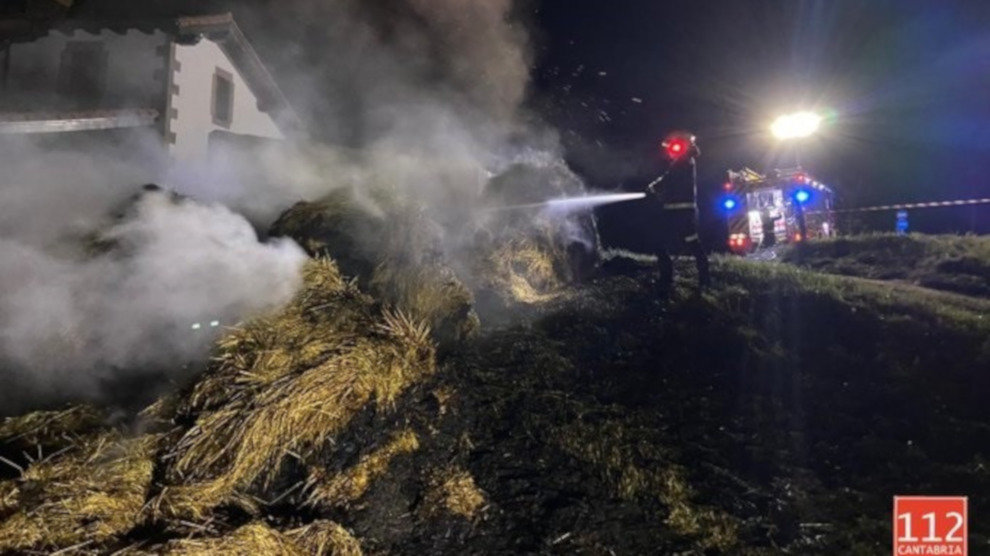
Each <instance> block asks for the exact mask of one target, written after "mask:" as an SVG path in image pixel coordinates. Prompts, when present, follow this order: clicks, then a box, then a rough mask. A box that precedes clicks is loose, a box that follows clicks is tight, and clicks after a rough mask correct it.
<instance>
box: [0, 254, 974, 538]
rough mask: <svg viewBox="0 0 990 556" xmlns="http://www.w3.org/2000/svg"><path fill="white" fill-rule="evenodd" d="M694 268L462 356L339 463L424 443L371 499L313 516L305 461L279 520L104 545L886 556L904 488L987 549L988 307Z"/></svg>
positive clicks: (613, 270)
mask: <svg viewBox="0 0 990 556" xmlns="http://www.w3.org/2000/svg"><path fill="white" fill-rule="evenodd" d="M680 270H681V271H682V274H684V275H685V276H686V279H682V280H680V281H679V283H678V289H677V292H676V295H675V297H674V298H673V299H672V300H671V301H670V302H669V303H659V302H657V300H655V299H654V296H653V293H652V292H653V286H652V277H653V272H652V269H650V268H649V267H645V266H641V265H639V264H637V263H634V262H626V263H624V264H617V263H612V264H610V265H609V266H608V268H606V269H605V270H604V271H603V272H602V273H601V274H600V275H599V276H598V277H596V278H595V279H593V280H591V281H589V282H587V283H585V284H583V285H581V286H578V287H575V288H573V290H572V291H569V292H568V293H566V294H565V295H563V296H562V297H559V298H557V299H556V300H554V301H549V302H545V303H542V304H539V305H531V306H528V307H527V308H526V309H525V310H523V311H520V314H521V315H522V317H524V318H522V319H521V321H517V324H515V325H512V326H501V327H494V328H493V327H491V325H489V327H488V328H483V330H484V332H483V334H482V335H481V336H480V337H478V338H475V339H472V340H467V341H463V342H460V343H456V344H453V345H448V346H447V347H446V348H445V349H443V350H442V351H441V356H440V360H439V362H438V363H439V366H438V369H437V372H436V373H435V374H433V375H431V376H430V377H429V378H428V379H426V380H425V381H423V382H419V383H417V384H415V385H413V386H411V387H410V388H409V389H408V390H406V391H405V393H404V394H403V395H402V396H401V397H400V398H398V399H397V401H396V402H395V404H394V406H393V407H391V408H389V409H388V410H384V411H382V410H376V409H374V406H372V405H369V406H367V407H365V408H364V409H363V410H361V411H360V412H359V413H358V414H356V415H355V416H354V417H353V418H352V419H350V422H349V425H348V426H347V429H346V430H345V431H344V432H343V433H342V434H339V435H336V436H335V437H334V438H333V439H332V442H330V443H329V444H328V445H327V446H326V447H324V448H323V449H322V452H321V455H320V456H319V459H320V461H321V465H322V466H324V467H325V471H326V472H328V475H333V474H335V473H338V472H346V470H348V469H354V468H355V467H356V466H357V467H359V466H360V465H356V464H358V462H360V461H362V459H363V458H366V457H367V456H369V455H370V454H374V453H380V450H381V449H382V448H383V447H384V446H386V445H387V444H388V443H389V439H390V438H395V436H394V433H395V432H396V431H400V430H406V431H411V432H412V433H413V434H414V435H415V438H417V439H418V447H416V448H415V449H413V450H410V451H406V452H404V453H402V454H399V455H396V456H395V457H392V458H391V460H390V462H388V463H387V464H386V467H385V468H383V469H382V470H381V472H380V473H379V472H375V474H374V476H373V477H370V478H369V479H368V480H367V481H366V482H365V483H362V485H363V486H367V490H366V491H363V494H361V495H360V496H359V498H356V499H354V500H353V501H351V502H347V503H346V504H343V505H337V506H322V507H321V506H312V505H309V504H307V503H306V499H307V494H306V493H305V492H303V491H301V490H298V488H299V485H300V484H301V482H300V481H304V480H305V478H306V476H307V474H308V473H309V470H308V469H305V468H303V467H302V466H300V465H298V464H295V463H293V462H294V461H295V460H294V459H293V458H286V460H285V462H283V463H282V464H281V468H280V470H279V474H278V480H276V481H275V482H274V484H272V485H271V486H270V487H269V488H266V489H264V492H262V491H258V492H257V493H255V495H259V496H261V498H260V499H261V500H265V501H266V502H265V503H264V504H263V506H262V509H261V511H260V512H259V513H256V514H250V513H245V512H244V511H243V510H241V509H237V508H234V507H227V506H224V505H221V506H218V507H216V508H214V509H213V510H211V512H210V517H209V518H208V520H207V521H206V522H205V524H204V525H196V527H197V528H195V529H190V530H186V529H182V528H179V529H174V530H173V529H162V528H161V527H160V526H157V525H153V522H147V521H144V522H139V523H138V525H137V526H136V527H134V528H133V529H124V530H123V532H122V533H121V534H120V535H119V536H116V537H114V538H111V539H109V540H106V541H101V543H100V544H96V545H92V546H90V547H89V548H93V549H94V550H95V551H96V552H113V551H114V550H118V549H123V548H139V549H147V550H150V551H152V552H155V551H157V550H158V548H156V547H161V546H163V544H162V543H168V542H170V541H171V542H175V541H179V540H181V539H182V538H184V537H185V536H186V535H189V534H195V535H198V534H202V533H203V532H204V531H209V533H208V536H210V537H222V538H225V539H230V538H234V537H232V536H231V535H234V533H233V532H235V531H236V530H240V529H238V528H239V527H241V526H245V525H248V524H251V523H255V524H256V523H258V522H259V521H260V522H262V523H264V524H266V525H268V526H270V527H272V528H274V529H277V530H280V531H283V530H290V529H292V528H295V527H300V526H304V525H307V524H310V523H313V522H315V521H317V520H327V519H329V520H332V521H334V522H336V523H339V524H341V525H342V526H344V527H345V528H347V529H348V530H349V531H350V532H351V533H353V535H354V538H356V539H357V540H358V541H359V542H360V545H361V548H362V549H363V551H364V552H365V553H367V554H385V553H387V554H507V553H512V554H518V553H566V554H574V553H577V554H646V553H658V554H673V553H680V554H740V553H742V554H778V553H790V554H880V553H887V552H888V551H889V550H890V548H889V547H890V544H889V543H890V537H891V534H890V533H891V531H890V527H891V522H890V521H891V517H890V515H891V503H892V497H893V496H894V495H895V494H940V495H967V496H969V497H970V515H971V516H973V517H972V519H971V520H970V546H971V547H972V548H973V553H980V552H982V551H985V550H987V549H988V548H990V522H988V521H987V520H984V519H980V518H979V517H978V516H981V515H986V513H987V512H988V511H990V507H988V505H990V502H988V500H990V498H988V496H987V495H988V494H990V457H988V453H987V450H988V447H990V405H988V404H987V403H986V401H985V394H986V392H988V391H990V321H988V317H987V315H990V301H987V300H984V299H980V298H976V297H967V296H963V295H957V294H951V293H943V292H936V291H932V290H927V289H925V288H919V287H916V286H909V285H898V284H883V283H877V282H875V281H871V280H863V279H858V278H849V277H839V276H829V275H825V274H821V273H817V272H809V271H802V270H800V269H797V268H795V267H791V266H788V265H784V264H773V263H751V262H746V261H740V260H734V259H719V260H717V261H716V262H715V264H714V274H715V279H716V280H715V285H714V287H713V288H712V289H711V290H710V291H706V292H704V293H700V294H699V293H698V292H696V291H694V290H693V289H692V288H691V286H690V278H691V276H690V272H691V270H690V269H689V268H681V269H680ZM484 317H485V315H482V321H483V324H484V322H485V318H484ZM76 417H78V418H76ZM94 419H96V421H99V419H98V418H97V417H92V416H90V415H89V414H88V413H85V412H83V413H80V414H79V415H78V416H75V417H73V419H72V421H73V422H74V423H75V425H74V428H75V429H78V430H79V431H85V430H88V429H89V427H91V426H92V423H93V422H94ZM80 434H82V433H80ZM45 442H47V440H45V439H40V438H39V439H32V440H30V441H25V442H23V444H24V446H15V445H10V444H8V446H7V448H10V449H11V450H9V451H7V450H5V452H4V455H5V457H8V458H9V459H16V458H17V454H16V453H15V452H16V451H17V450H15V449H14V448H21V447H23V448H25V449H30V448H31V446H33V445H34V444H38V445H42V444H44V443H45ZM48 452H49V450H48V449H45V453H48ZM165 453H167V450H166V451H165ZM161 465H162V463H161V462H159V463H157V464H156V466H161ZM451 470H453V471H451ZM454 471H456V473H455V472H454ZM464 472H466V474H467V475H469V476H470V477H471V480H472V481H473V485H472V484H469V485H468V486H465V487H463V488H462V489H461V491H460V492H459V493H456V494H457V495H455V496H453V497H452V498H451V500H453V501H454V502H455V503H457V502H458V501H460V502H465V501H468V502H470V501H471V500H472V499H473V498H472V497H474V496H475V495H476V494H477V492H480V494H481V495H482V496H483V503H482V504H480V505H479V506H477V507H475V506H474V505H473V504H471V503H468V504H466V507H467V508H468V511H464V512H462V513H460V514H459V513H458V512H456V511H449V508H452V507H456V506H450V505H449V503H448V506H447V507H448V510H444V509H443V507H442V506H443V504H438V503H437V502H436V501H435V500H431V499H430V492H431V488H432V487H431V482H430V481H431V477H436V476H447V477H450V476H462V475H460V474H461V473H464ZM27 486H30V485H27ZM475 487H476V488H475ZM156 488H157V487H154V488H152V489H151V491H150V493H149V494H148V495H147V496H153V495H154V494H155V492H156ZM433 490H435V489H433ZM139 502H140V501H139ZM448 502H449V501H448ZM56 546H61V545H56ZM167 546H171V545H167ZM245 550H247V549H246V548H245Z"/></svg>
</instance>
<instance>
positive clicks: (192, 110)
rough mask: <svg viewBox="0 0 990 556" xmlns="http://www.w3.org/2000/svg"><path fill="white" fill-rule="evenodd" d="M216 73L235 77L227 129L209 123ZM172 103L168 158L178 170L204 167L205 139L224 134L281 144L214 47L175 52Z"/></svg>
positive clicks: (269, 120) (181, 47)
mask: <svg viewBox="0 0 990 556" xmlns="http://www.w3.org/2000/svg"><path fill="white" fill-rule="evenodd" d="M217 69H220V70H223V71H225V72H227V73H229V74H231V75H232V76H233V82H234V102H233V118H232V119H231V124H230V126H229V127H223V126H220V125H217V124H215V123H213V113H212V107H213V76H214V75H215V74H216V73H217ZM172 85H173V86H172V87H171V91H172V97H171V103H170V109H171V114H170V115H171V121H170V123H169V126H168V131H167V133H169V134H170V137H169V139H170V142H171V154H172V158H173V160H174V161H175V162H176V163H178V164H191V165H196V164H201V163H203V162H205V161H206V158H207V154H208V149H209V136H210V133H211V132H212V131H215V130H224V131H229V132H231V133H237V134H241V135H252V136H256V137H265V138H274V139H282V138H283V136H282V134H281V133H280V132H279V129H278V126H276V125H275V122H274V121H273V120H272V118H271V117H270V116H269V115H268V114H266V113H264V112H262V111H260V110H259V109H258V100H257V98H256V97H255V95H254V93H252V92H251V89H250V88H249V87H248V85H247V83H246V82H245V81H244V79H243V78H242V77H241V75H240V74H239V73H238V72H237V70H236V69H235V67H234V64H233V63H231V61H230V59H229V58H227V55H226V54H224V52H223V50H221V49H220V46H219V45H217V43H215V42H213V41H211V40H208V39H203V40H200V41H199V42H198V43H197V44H194V45H182V44H176V45H175V46H174V58H173V72H172Z"/></svg>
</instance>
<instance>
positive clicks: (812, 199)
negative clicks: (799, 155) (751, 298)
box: [720, 168, 835, 255]
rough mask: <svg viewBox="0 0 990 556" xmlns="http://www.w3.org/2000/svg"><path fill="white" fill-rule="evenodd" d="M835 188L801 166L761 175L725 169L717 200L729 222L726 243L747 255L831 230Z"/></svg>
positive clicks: (740, 253) (827, 232) (833, 230)
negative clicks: (723, 181)
mask: <svg viewBox="0 0 990 556" xmlns="http://www.w3.org/2000/svg"><path fill="white" fill-rule="evenodd" d="M834 203H835V193H834V192H833V190H832V188H830V187H828V186H827V185H825V184H823V183H821V182H819V181H818V180H817V179H815V178H814V176H812V175H811V174H809V173H808V172H806V171H804V170H803V169H801V168H792V169H785V170H773V171H772V172H770V173H768V174H766V175H764V174H760V173H759V172H756V171H754V170H751V169H749V168H743V169H742V170H739V171H729V172H728V181H727V182H726V183H725V193H724V195H723V197H722V199H721V201H720V204H721V206H722V209H723V211H724V212H725V215H726V220H727V222H728V228H729V249H730V250H731V251H732V252H733V253H736V254H739V255H746V254H749V253H752V252H754V251H757V250H759V249H761V248H769V247H772V246H774V245H779V244H782V243H794V242H800V241H806V240H808V239H814V238H820V237H831V236H833V235H835V221H834V219H833V212H832V209H833V207H834Z"/></svg>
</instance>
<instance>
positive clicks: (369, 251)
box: [271, 190, 479, 342]
mask: <svg viewBox="0 0 990 556" xmlns="http://www.w3.org/2000/svg"><path fill="white" fill-rule="evenodd" d="M377 203H378V204H377V205H374V206H373V205H371V204H370V202H361V201H360V200H359V199H358V198H357V197H356V196H355V194H354V193H353V192H350V191H348V190H341V191H338V192H335V193H333V194H331V195H330V196H328V197H326V198H324V199H323V200H321V201H319V202H315V203H298V204H296V205H295V206H294V207H292V208H291V209H289V210H288V211H287V212H285V213H284V214H283V215H282V216H281V217H280V218H279V220H278V221H277V222H276V223H275V224H274V225H273V227H272V230H271V234H272V235H281V236H288V237H291V238H293V239H294V240H296V242H297V243H299V244H300V245H302V246H303V247H304V248H305V249H306V250H307V251H308V252H309V253H310V254H311V255H313V256H328V257H331V258H332V259H333V260H334V261H336V262H337V264H338V265H339V266H340V269H341V270H342V271H343V272H344V274H346V275H348V276H352V277H355V278H357V280H358V283H359V284H360V285H361V286H362V287H363V288H364V289H366V290H367V291H369V292H370V293H371V294H372V295H373V296H374V297H375V298H377V299H379V300H381V301H382V302H384V303H386V304H388V305H391V306H393V307H395V308H397V309H399V310H401V311H404V312H406V313H408V314H409V315H411V316H413V317H415V318H417V319H422V320H425V321H426V322H428V323H429V324H430V327H431V329H432V331H433V334H434V337H435V338H436V339H437V340H439V341H441V342H447V341H456V340H461V339H464V338H467V337H470V336H472V335H474V334H475V333H476V332H477V329H478V325H479V323H478V318H477V316H476V315H475V313H474V310H473V304H474V298H473V296H472V295H471V292H470V291H469V290H468V289H467V288H466V287H465V286H464V285H463V284H462V283H461V281H460V279H459V278H458V277H457V275H456V274H455V272H454V271H453V270H452V269H451V268H450V267H449V266H448V265H447V263H446V262H445V256H444V251H443V247H442V245H441V238H442V232H441V230H439V228H438V227H437V225H436V224H435V223H433V222H432V221H430V220H429V219H428V218H427V217H426V216H425V215H423V214H422V213H420V212H417V211H415V210H413V209H411V208H408V207H402V206H399V205H397V204H396V203H394V202H387V201H385V200H383V199H379V200H377ZM379 205H380V206H384V207H385V208H379Z"/></svg>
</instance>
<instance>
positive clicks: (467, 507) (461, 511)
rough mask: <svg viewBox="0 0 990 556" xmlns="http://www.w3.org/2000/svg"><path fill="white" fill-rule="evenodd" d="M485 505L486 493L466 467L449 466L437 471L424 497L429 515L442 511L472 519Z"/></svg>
mask: <svg viewBox="0 0 990 556" xmlns="http://www.w3.org/2000/svg"><path fill="white" fill-rule="evenodd" d="M484 505H485V495H484V493H483V492H482V491H481V489H479V488H478V485H476V484H475V482H474V477H472V476H471V474H470V473H469V472H467V471H465V470H464V469H460V468H449V469H444V470H443V471H441V472H439V473H436V474H435V475H434V476H433V477H432V478H431V479H430V485H429V488H428V490H427V492H426V496H425V498H424V508H425V510H426V513H427V514H429V515H435V514H438V513H440V512H442V511H446V512H448V513H451V514H454V515H459V516H461V517H464V518H467V519H471V518H473V517H474V516H475V515H477V513H478V510H479V509H480V508H481V507H482V506H484Z"/></svg>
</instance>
